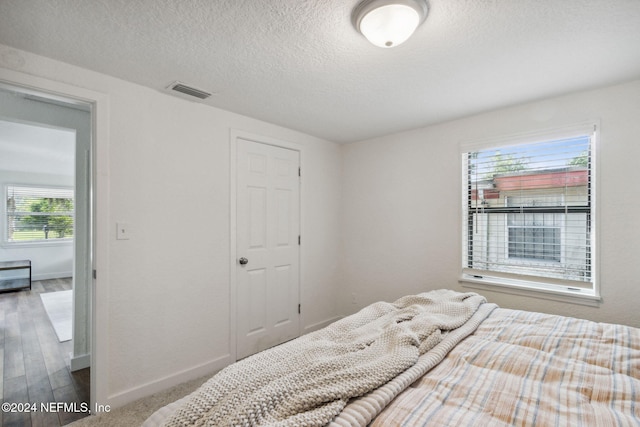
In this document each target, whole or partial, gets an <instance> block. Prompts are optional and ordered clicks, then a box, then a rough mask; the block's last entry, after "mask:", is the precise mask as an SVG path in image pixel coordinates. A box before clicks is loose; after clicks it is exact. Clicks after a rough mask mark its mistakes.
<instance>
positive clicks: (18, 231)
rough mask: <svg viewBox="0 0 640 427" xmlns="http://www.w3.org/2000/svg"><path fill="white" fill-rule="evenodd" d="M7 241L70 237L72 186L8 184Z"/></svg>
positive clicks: (21, 241) (48, 240)
mask: <svg viewBox="0 0 640 427" xmlns="http://www.w3.org/2000/svg"><path fill="white" fill-rule="evenodd" d="M5 200H6V209H7V211H6V212H7V215H6V218H7V222H6V236H7V239H6V240H7V242H8V243H32V242H50V241H60V240H63V239H69V238H71V237H73V209H74V208H73V206H74V205H73V190H72V189H68V188H46V187H27V186H18V185H8V186H7V187H6V198H5Z"/></svg>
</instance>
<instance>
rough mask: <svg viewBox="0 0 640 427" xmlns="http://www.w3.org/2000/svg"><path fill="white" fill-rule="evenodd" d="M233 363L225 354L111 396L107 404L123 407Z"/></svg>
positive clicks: (228, 355)
mask: <svg viewBox="0 0 640 427" xmlns="http://www.w3.org/2000/svg"><path fill="white" fill-rule="evenodd" d="M233 362H234V360H232V359H231V354H226V355H224V356H221V357H219V358H217V359H214V360H211V361H209V362H206V363H203V364H201V365H198V366H194V367H192V368H189V369H185V370H183V371H180V372H177V373H175V374H172V375H169V376H166V377H164V378H160V379H158V380H155V381H151V382H148V383H146V384H143V385H141V386H138V387H134V388H131V389H129V390H125V391H123V392H120V393H116V394H112V395H110V396H109V397H108V400H109V402H108V404H109V405H110V406H111V407H112V408H117V407H120V406H124V405H126V404H127V403H131V402H134V401H136V400H138V399H142V398H143V397H147V396H150V395H152V394H154V393H158V392H160V391H164V390H167V389H169V388H171V387H175V386H177V385H179V384H182V383H184V382H187V381H191V380H194V379H196V378H200V377H203V376H205V375H213V374H214V373H215V372H217V371H219V370H221V369H222V368H224V367H226V366H228V365H229V364H231V363H233ZM100 403H102V402H100Z"/></svg>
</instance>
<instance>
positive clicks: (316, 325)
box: [303, 316, 343, 334]
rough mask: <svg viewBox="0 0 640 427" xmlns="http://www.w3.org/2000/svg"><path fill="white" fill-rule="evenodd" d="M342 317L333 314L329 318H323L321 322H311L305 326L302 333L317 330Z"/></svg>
mask: <svg viewBox="0 0 640 427" xmlns="http://www.w3.org/2000/svg"><path fill="white" fill-rule="evenodd" d="M342 317H343V316H335V317H332V318H330V319H326V320H323V321H322V322H318V323H313V324H311V325H309V326H305V327H304V332H303V333H305V334H308V333H309V332H313V331H317V330H319V329H322V328H324V327H326V326H329V325H330V324H332V323H333V322H335V321H337V320H340V319H342Z"/></svg>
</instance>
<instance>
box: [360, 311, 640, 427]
mask: <svg viewBox="0 0 640 427" xmlns="http://www.w3.org/2000/svg"><path fill="white" fill-rule="evenodd" d="M371 425H372V426H378V427H382V426H384V427H389V426H429V425H434V426H454V425H456V426H457V425H479V426H640V329H636V328H631V327H626V326H622V325H612V324H603V323H595V322H590V321H587V320H579V319H574V318H568V317H560V316H553V315H547V314H541V313H534V312H526V311H517V310H508V309H501V308H498V309H496V310H494V311H493V312H492V314H491V315H490V316H489V317H488V318H487V319H486V320H485V321H484V322H482V324H481V325H480V326H479V327H478V329H477V330H476V331H475V332H474V333H473V334H472V335H470V336H469V337H467V338H466V339H465V340H464V341H462V342H461V343H459V344H458V345H457V346H456V347H455V348H454V349H453V350H452V351H451V352H450V353H449V355H448V356H447V357H446V358H445V359H444V360H443V361H442V362H441V363H440V364H439V365H438V366H436V367H435V368H434V369H432V370H431V371H430V372H429V373H428V374H427V375H425V376H424V377H423V378H422V379H420V380H419V381H417V382H416V383H414V384H412V385H411V386H410V387H408V388H407V389H406V390H405V391H404V392H403V393H402V394H400V395H399V396H398V397H397V398H396V399H395V400H394V401H393V402H392V403H391V404H390V405H389V406H387V407H386V409H384V410H383V411H382V413H381V414H380V415H378V417H377V418H376V419H375V420H374V422H373V423H372V424H371Z"/></svg>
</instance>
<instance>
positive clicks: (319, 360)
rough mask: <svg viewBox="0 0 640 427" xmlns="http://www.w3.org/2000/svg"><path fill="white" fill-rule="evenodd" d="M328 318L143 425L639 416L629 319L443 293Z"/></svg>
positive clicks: (549, 421)
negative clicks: (612, 320) (616, 321)
mask: <svg viewBox="0 0 640 427" xmlns="http://www.w3.org/2000/svg"><path fill="white" fill-rule="evenodd" d="M336 324H337V325H336ZM336 324H333V325H330V326H329V327H328V328H325V329H324V330H321V331H317V332H314V333H312V334H308V335H305V336H303V337H300V338H298V339H297V340H294V341H291V342H289V343H285V344H283V345H281V346H278V347H275V348H273V349H270V350H266V351H265V352H262V353H258V354H257V355H254V356H251V357H249V358H247V359H244V360H242V361H239V362H237V363H235V364H233V365H231V366H230V367H228V368H225V369H224V370H222V371H221V372H220V373H218V374H216V375H215V376H214V377H213V378H212V379H211V380H209V381H207V383H205V384H204V385H203V386H202V387H201V388H200V389H198V390H196V391H195V392H194V393H192V394H191V395H189V396H185V397H184V398H183V399H181V400H179V401H177V402H174V403H172V404H170V405H168V406H166V407H164V408H162V409H160V410H159V411H157V412H156V413H154V414H153V415H152V416H151V417H150V418H149V419H148V420H147V421H146V422H145V427H150V426H160V425H167V426H173V425H247V426H250V425H273V426H307V425H308V426H312V425H319V426H323V425H328V426H331V427H339V426H366V425H371V426H378V427H380V426H452V425H491V426H513V425H518V426H535V425H539V426H550V425H554V426H639V425H640V329H637V328H632V327H629V326H623V325H613V324H605V323H596V322H591V321H587V320H582V319H575V318H569V317H562V316H555V315H548V314H542V313H536V312H527V311H520V310H510V309H506V308H500V307H497V306H495V305H494V304H489V303H487V302H486V300H485V299H484V298H483V297H482V296H480V295H477V294H475V293H457V292H453V291H449V290H440V291H433V292H429V293H425V294H420V295H417V296H407V297H404V298H401V299H399V300H398V301H395V302H394V303H376V304H373V305H372V306H369V307H367V308H365V309H363V310H361V312H359V313H356V314H354V315H352V316H349V317H347V318H345V319H342V320H341V321H339V322H336ZM336 342H337V343H338V344H339V345H336V344H335V343H336ZM327 349H330V351H329V352H328V353H327ZM336 349H337V350H336ZM329 353H330V355H328V354H329ZM336 355H337V356H336ZM345 355H346V356H347V358H346V359H345V357H344V356H345ZM287 361H290V363H288V362H287ZM274 366H276V367H277V368H276V369H275V371H274V372H271V373H265V372H266V371H270V370H271V368H272V367H274ZM318 366H320V367H321V368H318ZM292 371H296V372H292ZM288 379H289V380H292V381H289V382H291V383H293V384H288ZM283 408H284V409H283Z"/></svg>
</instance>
